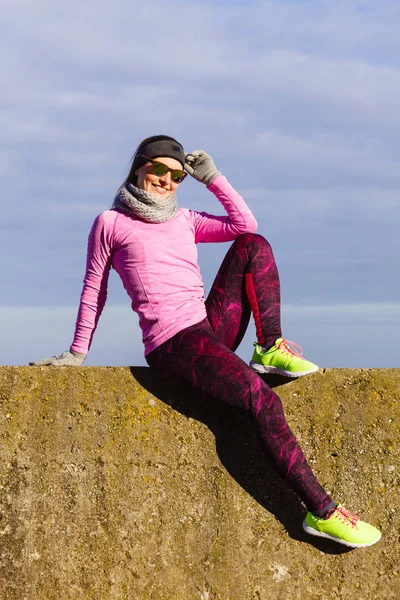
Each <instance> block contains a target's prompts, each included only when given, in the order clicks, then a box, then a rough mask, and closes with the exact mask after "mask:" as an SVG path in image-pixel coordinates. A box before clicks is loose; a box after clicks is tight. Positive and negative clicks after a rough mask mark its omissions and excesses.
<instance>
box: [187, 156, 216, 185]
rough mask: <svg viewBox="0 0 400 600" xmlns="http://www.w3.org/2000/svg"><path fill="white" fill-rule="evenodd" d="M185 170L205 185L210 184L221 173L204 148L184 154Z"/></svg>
mask: <svg viewBox="0 0 400 600" xmlns="http://www.w3.org/2000/svg"><path fill="white" fill-rule="evenodd" d="M185 171H187V172H188V173H189V175H191V176H192V177H194V179H197V181H200V182H201V183H204V184H205V185H210V183H212V182H213V181H214V179H215V178H216V177H218V175H221V173H220V172H219V171H218V169H217V168H216V166H215V164H214V161H213V159H212V158H211V156H210V155H209V154H207V152H205V151H204V150H193V152H190V153H189V154H186V161H185Z"/></svg>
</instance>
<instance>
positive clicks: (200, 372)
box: [146, 320, 335, 514]
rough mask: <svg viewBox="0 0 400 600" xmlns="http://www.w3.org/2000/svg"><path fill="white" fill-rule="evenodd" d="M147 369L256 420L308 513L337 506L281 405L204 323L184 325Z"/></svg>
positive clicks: (275, 461)
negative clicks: (321, 481) (309, 462)
mask: <svg viewBox="0 0 400 600" xmlns="http://www.w3.org/2000/svg"><path fill="white" fill-rule="evenodd" d="M146 359H147V362H148V364H149V365H150V366H151V367H155V368H157V370H159V371H161V372H163V373H164V374H165V375H167V376H171V377H172V378H173V379H175V380H178V381H181V382H182V383H183V382H185V383H188V384H189V385H191V386H192V387H193V388H195V389H197V390H199V391H202V392H204V393H206V394H207V395H210V396H212V397H214V398H215V399H217V400H221V401H222V402H225V403H227V404H230V405H233V406H237V407H241V408H244V409H246V410H247V411H249V412H250V413H251V414H252V416H253V417H254V419H255V421H256V424H257V427H258V431H259V433H260V435H261V439H262V443H263V447H264V449H265V451H266V453H267V455H268V456H269V458H270V459H271V461H272V464H273V465H274V466H275V467H276V469H277V470H278V471H279V473H280V474H281V475H282V476H283V477H284V478H285V479H286V481H287V483H288V485H289V486H290V487H291V488H292V489H293V490H294V491H295V492H296V493H297V495H298V496H299V497H300V499H301V500H302V501H303V502H304V503H305V504H306V506H307V508H308V510H309V511H311V512H313V513H314V514H315V513H320V512H321V511H322V512H321V514H322V513H323V512H324V509H328V508H329V507H332V506H335V504H334V503H333V502H332V499H331V498H330V497H329V495H328V494H327V493H326V492H325V490H324V489H323V488H322V487H321V485H320V484H319V483H318V481H317V479H316V477H315V475H314V474H313V472H312V471H311V469H310V467H309V466H308V464H307V462H306V459H305V457H304V455H303V453H302V451H301V449H300V447H299V445H298V443H297V441H296V438H295V437H294V436H293V434H292V432H291V431H290V428H289V426H288V424H287V422H286V418H285V415H284V412H283V408H282V403H281V401H280V399H279V397H278V396H277V395H276V394H275V393H274V392H273V391H272V389H270V388H269V387H268V385H267V384H266V383H265V382H264V381H263V380H262V379H261V377H259V376H258V375H257V373H255V372H254V371H253V370H252V369H251V368H250V367H249V366H248V365H246V363H245V362H243V361H242V360H241V359H240V358H239V357H238V356H237V355H236V354H235V353H234V352H232V351H231V350H230V349H229V348H228V347H227V346H226V345H225V344H223V343H221V342H220V341H219V340H217V339H216V336H215V334H214V332H213V331H212V329H211V327H210V325H209V323H208V321H207V320H205V321H203V322H201V323H199V324H197V325H194V326H192V327H188V328H187V329H185V330H183V331H181V332H180V333H178V334H176V335H175V336H174V337H173V338H171V339H170V340H168V341H167V342H165V343H164V344H162V345H161V346H159V347H158V348H156V349H155V350H153V352H151V353H150V354H148V355H147V357H146Z"/></svg>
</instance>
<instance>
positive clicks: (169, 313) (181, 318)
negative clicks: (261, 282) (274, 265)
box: [71, 175, 257, 355]
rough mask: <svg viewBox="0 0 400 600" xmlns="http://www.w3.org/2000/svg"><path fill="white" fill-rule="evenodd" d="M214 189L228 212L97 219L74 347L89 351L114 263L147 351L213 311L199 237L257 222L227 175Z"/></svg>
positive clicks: (223, 236) (246, 228) (221, 238)
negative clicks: (203, 275)
mask: <svg viewBox="0 0 400 600" xmlns="http://www.w3.org/2000/svg"><path fill="white" fill-rule="evenodd" d="M208 189H209V190H210V191H211V192H212V193H213V194H214V195H215V196H216V197H217V199H218V200H219V201H220V202H221V204H222V206H223V207H224V209H225V211H226V213H227V216H225V217H222V216H215V215H210V214H207V213H204V212H196V211H192V210H189V209H187V208H181V209H179V210H178V212H177V214H176V216H175V217H174V218H173V219H171V220H169V221H166V222H164V223H145V222H144V221H140V220H138V219H135V218H134V217H131V216H128V215H126V214H123V213H120V212H118V211H116V210H106V211H105V212H103V213H101V214H100V215H99V216H98V217H97V218H96V219H95V221H94V223H93V226H92V229H91V232H90V235H89V241H88V253H87V263H86V274H85V278H84V284H83V290H82V294H81V300H80V305H79V311H78V317H77V321H76V327H75V335H74V340H73V343H72V345H71V350H74V351H75V352H80V353H82V354H86V353H87V352H88V350H89V348H90V345H91V342H92V338H93V334H94V331H95V329H96V326H97V322H98V320H99V317H100V315H101V312H102V310H103V307H104V304H105V302H106V298H107V283H108V276H109V272H110V268H111V267H113V268H114V269H115V270H116V271H117V272H118V274H119V276H120V277H121V279H122V283H123V285H124V287H125V289H126V291H127V292H128V295H129V297H130V299H131V302H132V309H133V310H134V311H135V312H137V313H138V315H139V325H140V328H141V330H142V337H143V343H144V353H145V355H146V354H148V353H149V352H151V351H152V350H154V348H157V346H159V345H160V344H162V343H163V342H165V341H166V340H168V339H169V338H171V337H172V336H174V335H175V334H176V333H178V332H179V331H181V330H182V329H185V328H186V327H189V326H190V325H194V324H195V323H199V322H200V321H202V320H203V319H204V318H205V317H206V308H205V298H204V286H203V280H202V278H201V274H200V269H199V265H198V261H197V247H196V244H197V243H199V242H227V241H231V240H234V239H235V238H237V237H238V236H239V235H240V234H242V233H249V232H250V233H251V232H254V231H255V230H256V229H257V222H256V220H255V218H254V217H253V214H252V213H251V211H250V209H249V208H248V206H247V205H246V203H245V201H244V200H243V198H242V197H241V196H240V195H239V194H238V193H237V192H236V191H235V190H234V189H233V187H232V186H231V185H230V184H229V183H228V181H227V180H226V179H225V177H223V176H222V175H220V176H218V177H217V178H216V179H215V180H214V181H213V182H212V183H211V184H210V185H209V186H208Z"/></svg>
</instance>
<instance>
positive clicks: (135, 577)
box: [0, 367, 400, 600]
mask: <svg viewBox="0 0 400 600" xmlns="http://www.w3.org/2000/svg"><path fill="white" fill-rule="evenodd" d="M399 382H400V370H398V369H381V370H360V369H357V370H342V369H340V370H335V369H330V370H326V371H320V372H318V373H316V374H314V375H312V376H309V377H306V378H303V379H301V380H298V381H294V382H291V383H289V384H287V385H283V386H280V387H279V388H278V389H277V390H276V391H277V392H278V394H279V395H280V397H281V398H282V400H283V402H284V405H285V409H286V413H287V417H288V421H289V423H290V425H291V427H292V429H293V431H294V432H295V434H296V435H297V437H298V439H299V441H300V442H301V444H302V447H303V448H304V451H305V453H306V455H307V457H308V459H309V461H310V463H311V465H312V466H313V468H314V470H315V472H316V474H317V475H318V477H319V478H320V480H321V483H322V484H323V485H325V486H326V487H327V489H329V490H330V491H331V492H332V494H333V496H334V497H335V498H336V499H338V500H339V501H341V502H344V503H346V505H347V506H348V507H349V508H350V509H351V510H353V511H354V512H357V513H358V514H359V515H360V516H362V517H363V518H364V519H366V520H369V521H370V522H372V523H374V524H376V525H377V526H379V527H380V528H381V529H382V531H383V537H382V540H381V542H380V543H379V544H377V545H376V546H373V547H371V548H366V549H362V550H354V551H348V550H346V549H345V548H344V547H341V546H338V545H336V544H330V543H329V542H325V541H323V540H314V539H313V538H309V537H308V536H306V535H305V534H304V533H303V532H302V529H301V522H302V519H303V516H304V509H303V507H302V506H301V504H300V503H299V502H298V500H297V498H296V497H295V496H294V495H293V494H292V493H291V492H290V491H289V490H288V489H287V487H286V486H285V484H284V483H283V482H281V481H280V479H279V478H277V477H276V475H275V474H274V472H273V471H272V470H271V468H270V467H269V465H268V463H267V462H266V460H265V458H264V456H263V454H262V452H261V450H260V448H259V446H258V442H257V440H256V437H255V434H254V431H255V430H254V427H253V425H252V423H251V422H250V420H249V419H248V418H247V416H246V415H245V414H244V413H242V412H240V411H235V410H233V409H230V408H229V407H225V406H218V405H216V404H215V403H214V402H212V401H210V400H207V399H201V398H197V397H193V395H192V394H190V393H189V392H188V390H185V389H183V388H177V387H171V386H167V385H166V384H165V383H164V382H163V381H161V380H159V379H158V378H157V377H156V376H155V375H154V374H153V373H152V372H151V371H150V370H149V369H147V368H144V367H143V368H132V369H129V368H106V367H86V368H57V369H54V368H33V367H0V438H1V439H0V442H1V445H0V457H1V460H0V598H1V600H53V599H54V600H132V599H134V600H141V599H143V600H153V599H154V600H192V599H193V600H266V599H270V598H274V599H275V598H280V599H283V600H286V599H288V600H289V599H290V600H293V599H303V598H304V599H307V600H313V599H320V598H321V599H326V598H334V599H336V598H337V599H341V600H343V599H352V598H354V599H362V600H369V599H374V600H376V599H378V598H385V599H392V598H393V599H395V598H396V599H397V598H398V597H399V589H400V585H399V584H400V575H399V572H400V565H399V562H400V551H399V530H400V519H399V512H400V511H399V491H400V486H399V480H400V477H399V475H400V471H399V442H400V418H399V417H400V414H399V413H400V388H399Z"/></svg>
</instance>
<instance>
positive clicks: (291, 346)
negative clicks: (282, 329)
mask: <svg viewBox="0 0 400 600" xmlns="http://www.w3.org/2000/svg"><path fill="white" fill-rule="evenodd" d="M277 349H278V350H281V351H282V352H284V353H285V354H289V355H290V356H297V358H301V355H302V354H303V348H301V346H299V345H298V344H295V343H294V342H291V341H290V340H282V341H281V342H279V344H278V345H277ZM302 360H304V358H302Z"/></svg>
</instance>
